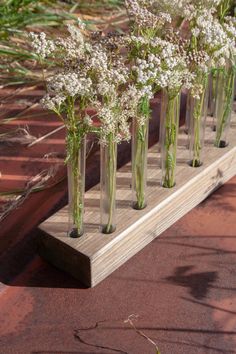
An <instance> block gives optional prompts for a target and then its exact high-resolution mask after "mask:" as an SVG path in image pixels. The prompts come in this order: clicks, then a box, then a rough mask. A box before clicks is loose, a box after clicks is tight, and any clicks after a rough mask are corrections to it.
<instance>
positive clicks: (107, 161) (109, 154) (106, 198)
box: [100, 134, 117, 234]
mask: <svg viewBox="0 0 236 354" xmlns="http://www.w3.org/2000/svg"><path fill="white" fill-rule="evenodd" d="M100 166H101V176H100V181H101V182H100V184H101V201H100V209H101V231H102V233H104V234H111V233H112V232H114V231H115V229H116V170H117V143H116V142H115V141H114V137H113V135H112V134H110V136H109V138H108V140H107V143H106V144H101V164H100Z"/></svg>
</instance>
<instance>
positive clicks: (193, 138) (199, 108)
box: [189, 78, 208, 167]
mask: <svg viewBox="0 0 236 354" xmlns="http://www.w3.org/2000/svg"><path fill="white" fill-rule="evenodd" d="M204 80H205V82H204V89H203V90H202V92H201V93H200V94H199V95H198V96H197V97H193V96H192V95H191V102H190V129H189V151H190V163H189V164H190V166H192V167H199V166H201V165H202V163H203V152H204V138H205V126H206V117H207V107H208V79H207V78H204Z"/></svg>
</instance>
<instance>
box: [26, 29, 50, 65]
mask: <svg viewBox="0 0 236 354" xmlns="http://www.w3.org/2000/svg"><path fill="white" fill-rule="evenodd" d="M29 38H30V40H31V46H32V48H33V49H34V51H35V53H36V54H37V55H38V56H39V57H41V58H42V59H45V58H46V57H48V56H49V55H50V54H51V53H53V51H54V50H55V44H54V42H53V41H52V40H48V39H47V38H46V34H45V33H44V32H41V33H39V34H37V33H33V32H30V33H29Z"/></svg>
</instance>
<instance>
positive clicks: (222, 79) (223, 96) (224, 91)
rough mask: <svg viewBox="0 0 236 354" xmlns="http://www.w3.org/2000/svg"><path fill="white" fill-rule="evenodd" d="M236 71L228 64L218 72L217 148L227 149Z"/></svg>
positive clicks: (215, 143)
mask: <svg viewBox="0 0 236 354" xmlns="http://www.w3.org/2000/svg"><path fill="white" fill-rule="evenodd" d="M234 82H235V69H234V68H233V66H232V65H231V64H230V63H227V65H226V67H225V68H224V69H220V70H219V72H218V82H217V95H216V137H215V142H214V145H215V146H216V147H220V148H223V147H226V146H227V145H228V141H227V137H228V131H229V128H230V122H231V115H232V105H233V98H234Z"/></svg>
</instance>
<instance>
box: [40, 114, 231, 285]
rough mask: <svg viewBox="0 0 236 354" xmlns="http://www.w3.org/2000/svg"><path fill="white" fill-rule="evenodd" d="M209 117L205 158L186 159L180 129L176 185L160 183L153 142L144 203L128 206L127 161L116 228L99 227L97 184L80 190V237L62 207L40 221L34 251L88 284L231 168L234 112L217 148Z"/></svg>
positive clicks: (146, 240)
mask: <svg viewBox="0 0 236 354" xmlns="http://www.w3.org/2000/svg"><path fill="white" fill-rule="evenodd" d="M211 120H212V118H208V120H207V128H206V147H205V157H204V164H203V165H202V166H201V167H198V168H193V167H190V166H189V165H188V161H189V152H188V150H187V136H186V135H185V133H184V132H183V129H181V131H180V137H179V148H178V166H177V172H176V186H175V187H174V188H172V189H166V188H162V187H161V186H160V180H161V170H160V154H159V152H158V145H154V146H153V147H152V148H151V149H149V153H148V173H147V175H148V183H147V200H148V206H147V207H146V208H145V209H144V210H141V211H137V210H134V209H132V207H131V196H132V191H131V187H130V183H131V164H130V163H128V164H126V165H125V166H124V167H122V168H121V169H119V170H118V172H117V229H116V231H115V232H114V233H113V234H110V235H104V234H102V233H101V232H100V227H99V222H100V209H99V199H100V193H99V185H97V186H95V187H94V188H92V189H91V190H89V191H88V192H86V195H85V206H86V210H85V234H84V235H83V236H82V237H81V238H79V239H72V238H70V237H68V236H67V224H68V216H67V207H65V208H63V209H61V210H60V211H59V212H57V213H56V214H54V215H53V216H52V217H50V218H49V219H48V220H46V221H45V222H43V223H42V224H41V225H40V226H39V227H40V229H41V230H42V231H43V232H42V236H41V237H40V240H39V253H40V255H41V256H42V257H44V258H45V259H47V260H48V261H49V262H50V263H52V264H54V265H55V266H56V267H58V268H60V269H62V270H64V271H66V272H68V273H70V274H71V275H72V276H73V277H75V278H77V279H79V280H80V281H81V282H82V283H84V284H85V285H86V286H88V287H93V286H95V285H96V284H98V283H100V282H101V281H102V280H103V279H105V278H106V277H107V276H108V275H109V274H111V273H112V272H113V271H114V270H116V269H117V268H118V267H119V266H121V265H122V264H124V263H125V262H126V261H127V260H128V259H130V258H131V257H132V256H134V255H135V254H136V253H137V252H139V251H140V250H141V249H143V248H144V247H145V246H146V245H148V244H149V243H150V242H151V241H152V240H153V239H155V238H156V237H157V236H159V235H160V234H161V233H162V232H163V231H165V230H166V229H167V228H169V227H170V226H171V225H172V224H174V223H175V222H176V221H177V220H178V219H180V218H181V217H182V216H184V215H185V214H186V213H188V212H189V211H190V210H191V209H192V208H194V207H195V206H197V205H198V204H199V203H201V202H202V201H203V200H204V199H205V198H207V197H208V196H209V195H210V194H211V193H212V192H213V191H215V190H216V189H217V188H218V187H220V186H221V185H222V184H224V183H225V182H226V181H228V180H229V179H230V178H231V177H233V176H234V175H235V174H236V124H235V122H236V115H235V114H233V122H232V127H231V130H230V133H229V145H228V146H227V147H225V148H216V147H214V145H213V140H214V135H215V133H214V132H213V131H212V128H211V125H212V124H211Z"/></svg>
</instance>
